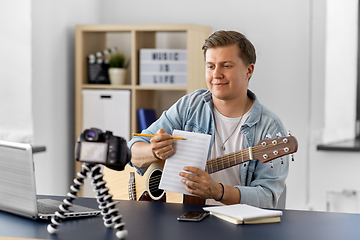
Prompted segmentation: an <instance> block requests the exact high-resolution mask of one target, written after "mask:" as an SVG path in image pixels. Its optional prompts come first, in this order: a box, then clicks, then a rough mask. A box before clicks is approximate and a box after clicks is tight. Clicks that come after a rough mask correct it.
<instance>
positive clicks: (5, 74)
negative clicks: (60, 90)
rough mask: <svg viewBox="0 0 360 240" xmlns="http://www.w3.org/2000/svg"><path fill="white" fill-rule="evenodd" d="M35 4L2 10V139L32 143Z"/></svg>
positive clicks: (18, 1)
mask: <svg viewBox="0 0 360 240" xmlns="http://www.w3.org/2000/svg"><path fill="white" fill-rule="evenodd" d="M31 27H32V24H31V1H30V0H15V1H6V2H4V3H2V4H1V7H0V32H1V34H0V43H1V44H0V52H1V57H0V76H1V79H0V103H1V104H0V139H2V140H8V141H16V142H32V140H33V122H32V107H31V96H32V93H31V72H32V69H31V53H32V51H31Z"/></svg>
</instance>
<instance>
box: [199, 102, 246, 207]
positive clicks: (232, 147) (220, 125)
mask: <svg viewBox="0 0 360 240" xmlns="http://www.w3.org/2000/svg"><path fill="white" fill-rule="evenodd" d="M250 112H251V109H250V110H249V111H248V112H246V113H245V114H244V115H243V117H242V119H241V122H240V123H239V120H240V118H241V117H238V118H229V117H225V116H224V115H222V114H221V113H219V112H218V111H217V109H216V108H215V107H214V110H213V113H214V119H215V125H216V129H217V131H216V130H215V137H214V144H213V146H212V148H211V153H210V159H214V158H216V157H221V156H223V155H226V154H228V153H232V152H236V151H239V150H242V149H244V148H245V146H246V139H245V136H244V135H243V134H242V133H241V132H240V127H241V125H243V124H244V123H245V122H246V120H247V119H248V117H249V115H250ZM238 123H239V124H238ZM237 125H238V126H237ZM235 127H236V129H235ZM234 129H235V132H234V133H233V134H232V135H231V133H232V132H233V131H234ZM219 135H220V137H219ZM230 135H231V137H230V138H229V139H228V140H227V141H226V143H225V145H224V146H225V150H223V149H222V145H223V143H224V141H225V140H226V139H227V138H228V137H229V136H230ZM211 177H212V178H213V179H214V181H215V182H218V183H222V184H223V185H224V186H225V185H227V186H235V185H241V182H240V165H236V166H233V167H230V168H227V169H224V170H221V171H218V172H214V173H212V174H211ZM205 203H206V204H208V205H223V204H222V203H221V202H217V201H215V200H213V199H206V202H205Z"/></svg>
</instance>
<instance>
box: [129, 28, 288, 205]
mask: <svg viewBox="0 0 360 240" xmlns="http://www.w3.org/2000/svg"><path fill="white" fill-rule="evenodd" d="M203 50H204V57H205V62H206V83H207V86H208V90H196V91H195V92H193V93H190V94H188V95H185V96H184V97H182V98H181V99H179V100H178V102H176V103H175V104H174V105H173V106H171V107H170V108H169V109H168V110H167V111H165V112H164V113H163V114H162V115H161V117H160V118H159V119H158V120H157V121H156V122H155V123H154V124H152V125H151V126H150V127H149V128H148V129H146V130H144V131H143V133H146V134H156V136H155V137H153V138H151V139H150V140H149V139H148V138H143V137H134V138H133V139H132V140H131V141H130V142H129V143H128V147H129V148H131V152H132V159H131V164H132V165H133V166H135V167H137V168H138V172H139V173H140V174H143V173H144V172H145V171H146V168H147V166H149V165H150V164H151V163H153V162H155V161H157V160H165V159H167V158H168V157H169V156H170V155H171V154H172V153H173V152H174V150H173V146H172V144H173V140H172V139H171V135H170V134H171V133H172V132H173V130H174V129H179V130H184V131H192V132H199V133H204V134H211V135H212V138H211V144H210V149H209V155H208V159H213V158H215V157H219V156H223V155H225V154H228V153H231V152H235V151H238V150H241V149H244V148H248V147H252V146H255V145H256V144H257V143H258V142H259V141H260V140H262V139H265V138H266V137H267V136H269V135H270V136H271V137H272V138H275V137H276V135H277V134H279V133H280V134H281V136H285V135H286V131H285V129H284V127H283V125H282V123H281V121H280V119H279V118H278V117H277V116H276V115H274V114H273V113H272V112H271V111H270V110H268V109H267V108H265V107H264V106H263V105H261V104H260V102H259V101H258V99H257V98H256V96H255V95H254V93H252V92H251V91H250V90H248V89H247V88H248V83H249V79H250V77H251V76H252V74H253V72H254V64H255V61H256V54H255V48H254V46H253V45H252V43H251V42H250V41H249V40H248V39H247V38H246V37H245V36H244V35H242V34H241V33H238V32H235V31H217V32H214V33H213V34H212V35H211V36H210V37H209V38H208V39H206V40H205V44H204V46H203ZM282 162H283V163H281V161H279V160H274V161H273V165H274V166H273V168H271V167H270V165H269V164H268V163H262V162H260V161H258V160H251V161H249V162H246V163H243V164H240V165H236V166H233V167H231V168H228V169H225V170H221V171H219V172H216V173H212V174H211V175H210V174H208V173H207V172H205V171H203V170H201V169H198V168H195V167H185V168H184V172H180V173H179V175H180V176H182V177H183V178H182V182H183V183H185V184H186V189H187V191H188V192H189V193H192V194H195V195H198V196H199V197H201V198H203V199H206V204H221V203H222V204H237V203H244V204H249V205H253V206H256V207H264V208H276V206H277V201H278V199H279V197H280V195H281V193H282V192H283V190H284V187H285V179H286V177H287V174H288V168H289V163H288V157H287V156H286V157H283V161H282ZM188 172H190V173H188ZM191 173H193V174H191Z"/></svg>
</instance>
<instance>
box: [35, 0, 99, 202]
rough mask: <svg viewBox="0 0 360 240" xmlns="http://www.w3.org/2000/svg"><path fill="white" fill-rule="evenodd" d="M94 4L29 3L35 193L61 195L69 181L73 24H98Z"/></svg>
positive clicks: (94, 0)
mask: <svg viewBox="0 0 360 240" xmlns="http://www.w3.org/2000/svg"><path fill="white" fill-rule="evenodd" d="M100 3H101V2H100V1H98V0H76V1H71V0H65V1H47V0H32V24H33V29H32V38H33V41H32V50H33V54H32V62H33V66H32V67H33V68H32V69H33V74H32V80H33V85H32V86H33V114H34V140H35V143H36V144H37V145H45V146H46V152H45V153H37V154H35V168H36V180H37V186H38V189H37V190H38V193H39V194H58V195H59V194H62V195H65V194H66V193H67V192H68V190H69V186H70V183H71V181H72V179H73V177H74V138H75V135H74V104H75V101H74V82H75V68H74V65H75V61H74V58H75V52H74V50H75V49H74V45H75V39H74V35H75V25H76V24H91V23H98V22H99V20H98V15H99V8H98V7H99V4H100Z"/></svg>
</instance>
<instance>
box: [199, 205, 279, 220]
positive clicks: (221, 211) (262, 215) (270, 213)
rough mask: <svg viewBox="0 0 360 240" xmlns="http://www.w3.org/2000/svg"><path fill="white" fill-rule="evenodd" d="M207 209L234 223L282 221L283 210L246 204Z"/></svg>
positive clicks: (206, 209) (206, 208)
mask: <svg viewBox="0 0 360 240" xmlns="http://www.w3.org/2000/svg"><path fill="white" fill-rule="evenodd" d="M203 209H204V210H205V211H209V212H210V214H212V215H214V216H216V217H218V218H221V219H223V220H225V221H228V222H231V223H234V224H257V223H270V222H280V216H282V211H280V210H269V209H262V208H257V207H253V206H250V205H246V204H234V205H226V206H215V207H204V208H203Z"/></svg>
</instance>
